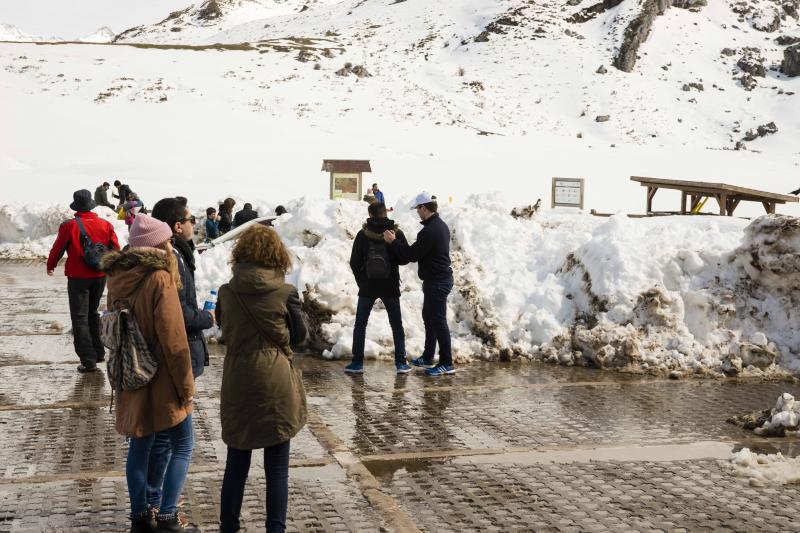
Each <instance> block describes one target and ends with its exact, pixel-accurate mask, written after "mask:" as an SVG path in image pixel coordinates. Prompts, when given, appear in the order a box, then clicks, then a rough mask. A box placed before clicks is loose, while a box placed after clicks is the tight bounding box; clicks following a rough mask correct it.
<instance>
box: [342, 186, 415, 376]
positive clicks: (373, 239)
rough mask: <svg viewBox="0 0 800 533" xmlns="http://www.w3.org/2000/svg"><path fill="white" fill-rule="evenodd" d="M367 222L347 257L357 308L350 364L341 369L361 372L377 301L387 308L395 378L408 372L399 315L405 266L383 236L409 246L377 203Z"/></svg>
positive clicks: (372, 205) (401, 321) (395, 225)
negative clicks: (386, 234)
mask: <svg viewBox="0 0 800 533" xmlns="http://www.w3.org/2000/svg"><path fill="white" fill-rule="evenodd" d="M367 211H368V212H369V218H368V219H367V221H366V222H365V223H364V225H363V227H362V229H361V231H359V232H358V234H357V235H356V239H355V241H353V250H352V252H351V254H350V269H351V270H352V271H353V276H355V278H356V283H357V284H358V305H357V307H356V323H355V326H354V327H353V362H352V363H350V364H349V365H347V366H346V367H345V368H344V371H345V372H347V373H349V374H361V373H363V372H364V340H365V337H366V333H367V322H368V321H369V315H370V313H371V312H372V307H373V306H374V305H375V300H377V299H379V298H380V300H381V301H382V302H383V305H384V307H386V313H387V314H388V315H389V324H390V325H391V326H392V337H393V338H394V366H395V368H396V369H397V373H398V374H405V373H408V372H410V371H411V367H410V366H408V363H407V362H406V337H405V333H404V332H403V317H402V314H401V311H400V269H399V265H401V264H406V263H407V261H406V262H403V261H402V260H401V259H400V258H399V257H398V256H397V254H395V253H393V252H392V250H391V249H390V247H389V245H388V244H387V243H386V242H385V241H384V240H383V232H384V231H386V230H392V231H394V234H395V239H396V240H397V242H398V245H399V244H400V243H402V244H404V245H406V246H408V243H407V242H406V238H405V235H403V232H402V231H400V230H399V229H398V228H397V224H395V222H394V220H390V219H389V218H387V217H386V206H385V205H383V204H382V203H380V202H375V203H373V204H370V206H369V207H368V208H367Z"/></svg>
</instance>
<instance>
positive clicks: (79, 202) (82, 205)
mask: <svg viewBox="0 0 800 533" xmlns="http://www.w3.org/2000/svg"><path fill="white" fill-rule="evenodd" d="M95 207H97V204H96V203H95V201H94V200H93V199H92V193H90V192H89V191H87V190H86V189H81V190H79V191H75V192H74V193H72V203H71V204H69V208H70V209H72V210H73V211H77V212H78V213H82V212H85V211H91V210H92V209H94V208H95Z"/></svg>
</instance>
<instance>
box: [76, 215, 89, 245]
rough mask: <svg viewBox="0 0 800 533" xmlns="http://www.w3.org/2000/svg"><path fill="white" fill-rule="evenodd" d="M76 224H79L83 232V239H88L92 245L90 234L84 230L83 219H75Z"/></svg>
mask: <svg viewBox="0 0 800 533" xmlns="http://www.w3.org/2000/svg"><path fill="white" fill-rule="evenodd" d="M75 222H77V223H78V229H80V230H81V238H83V239H86V240H87V241H88V242H89V243H90V244H91V243H92V239H90V238H89V234H88V233H86V230H85V229H84V228H83V222H82V221H81V217H75Z"/></svg>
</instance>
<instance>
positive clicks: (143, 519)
mask: <svg viewBox="0 0 800 533" xmlns="http://www.w3.org/2000/svg"><path fill="white" fill-rule="evenodd" d="M155 531H156V521H155V520H154V519H153V515H151V514H150V511H147V514H143V515H139V516H137V517H133V516H132V517H131V533H155Z"/></svg>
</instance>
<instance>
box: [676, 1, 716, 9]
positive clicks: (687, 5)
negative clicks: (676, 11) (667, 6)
mask: <svg viewBox="0 0 800 533" xmlns="http://www.w3.org/2000/svg"><path fill="white" fill-rule="evenodd" d="M707 5H708V0H673V1H672V7H679V8H681V9H692V10H698V9H700V8H701V7H703V6H707Z"/></svg>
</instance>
